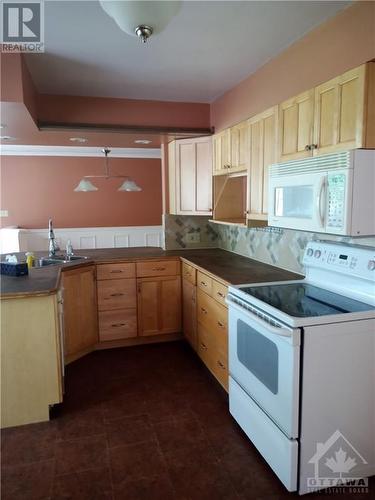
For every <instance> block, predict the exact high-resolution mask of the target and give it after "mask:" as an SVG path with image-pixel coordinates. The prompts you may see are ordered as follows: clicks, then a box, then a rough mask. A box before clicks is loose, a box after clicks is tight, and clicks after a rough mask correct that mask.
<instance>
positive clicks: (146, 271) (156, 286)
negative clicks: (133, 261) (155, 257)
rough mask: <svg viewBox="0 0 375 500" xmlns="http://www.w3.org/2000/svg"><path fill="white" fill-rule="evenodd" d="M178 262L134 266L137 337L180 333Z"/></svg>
mask: <svg viewBox="0 0 375 500" xmlns="http://www.w3.org/2000/svg"><path fill="white" fill-rule="evenodd" d="M179 268H180V265H179V261H177V260H174V261H149V262H139V263H138V262H137V303H138V335H139V336H143V337H146V336H152V335H163V334H167V333H178V332H180V331H181V276H180V272H179Z"/></svg>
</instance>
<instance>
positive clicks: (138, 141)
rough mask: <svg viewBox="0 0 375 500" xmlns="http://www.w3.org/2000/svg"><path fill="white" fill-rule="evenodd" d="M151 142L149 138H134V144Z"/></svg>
mask: <svg viewBox="0 0 375 500" xmlns="http://www.w3.org/2000/svg"><path fill="white" fill-rule="evenodd" d="M151 142H152V141H150V140H149V139H136V140H135V141H134V143H135V144H151Z"/></svg>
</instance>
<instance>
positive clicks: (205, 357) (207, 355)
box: [198, 324, 213, 367]
mask: <svg viewBox="0 0 375 500" xmlns="http://www.w3.org/2000/svg"><path fill="white" fill-rule="evenodd" d="M210 337H211V335H210V334H209V333H208V331H207V330H206V329H205V328H204V327H203V326H202V325H200V324H198V355H199V357H200V358H201V360H202V361H203V363H204V364H205V365H206V366H207V367H210V365H211V364H212V361H211V359H213V354H212V348H211V346H210V343H211V342H210Z"/></svg>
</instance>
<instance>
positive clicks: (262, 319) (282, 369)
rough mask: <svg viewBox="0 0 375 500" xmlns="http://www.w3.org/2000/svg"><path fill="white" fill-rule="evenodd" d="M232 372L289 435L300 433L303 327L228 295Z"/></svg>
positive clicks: (230, 368)
mask: <svg viewBox="0 0 375 500" xmlns="http://www.w3.org/2000/svg"><path fill="white" fill-rule="evenodd" d="M228 305H229V308H228V310H229V373H230V376H231V377H232V378H233V379H234V380H235V381H236V382H237V384H239V386H241V387H242V389H243V390H244V391H245V392H246V393H247V394H248V395H249V396H250V397H251V398H252V400H253V401H254V402H255V403H256V404H257V405H258V406H259V407H260V408H261V409H262V410H263V411H264V412H265V413H266V414H267V415H268V416H269V418H270V419H271V420H272V421H273V422H274V423H275V424H276V425H277V426H278V427H279V429H281V430H282V432H283V433H284V434H285V435H286V436H287V437H288V438H296V437H298V406H299V369H300V330H299V329H292V328H289V327H287V326H285V325H283V324H281V323H278V322H276V321H273V320H272V319H267V317H266V315H265V314H261V313H259V312H258V311H257V309H255V308H254V307H252V306H250V305H248V304H245V303H242V301H241V300H240V299H238V298H235V297H232V296H231V295H229V296H228Z"/></svg>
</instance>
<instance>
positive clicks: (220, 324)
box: [217, 321, 225, 328]
mask: <svg viewBox="0 0 375 500" xmlns="http://www.w3.org/2000/svg"><path fill="white" fill-rule="evenodd" d="M217 324H218V325H219V326H220V328H224V326H225V325H224V323H222V322H221V321H218V322H217Z"/></svg>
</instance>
